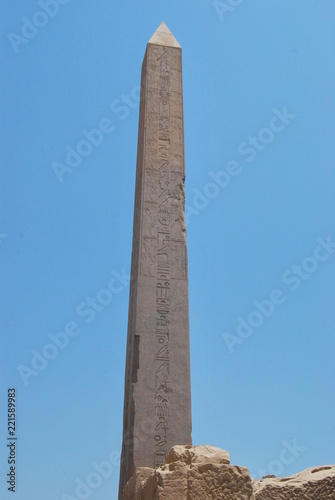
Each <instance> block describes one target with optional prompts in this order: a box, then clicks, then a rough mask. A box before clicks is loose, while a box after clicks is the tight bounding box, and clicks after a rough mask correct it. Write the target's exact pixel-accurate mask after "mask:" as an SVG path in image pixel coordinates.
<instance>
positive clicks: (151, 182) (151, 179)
mask: <svg viewBox="0 0 335 500" xmlns="http://www.w3.org/2000/svg"><path fill="white" fill-rule="evenodd" d="M144 182H145V184H144V201H150V202H152V203H156V202H157V193H156V189H157V170H153V169H147V170H146V171H145V180H144Z"/></svg>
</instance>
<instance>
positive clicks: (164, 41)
mask: <svg viewBox="0 0 335 500" xmlns="http://www.w3.org/2000/svg"><path fill="white" fill-rule="evenodd" d="M148 43H151V44H152V45H165V46H167V47H178V48H181V46H180V44H179V43H178V42H177V40H176V39H175V37H174V36H173V34H172V33H171V31H170V30H169V28H168V27H167V26H166V24H165V22H164V21H162V23H161V24H160V26H159V27H158V29H157V30H156V31H155V33H154V34H153V35H152V37H151V38H150V40H149V42H148Z"/></svg>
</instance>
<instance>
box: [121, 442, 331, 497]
mask: <svg viewBox="0 0 335 500" xmlns="http://www.w3.org/2000/svg"><path fill="white" fill-rule="evenodd" d="M166 462H167V463H166V465H164V466H162V467H160V468H158V469H156V470H155V469H150V468H148V467H139V468H138V469H137V470H136V472H135V474H134V476H133V477H132V478H131V479H130V480H129V481H128V483H127V484H126V486H125V489H124V492H123V497H122V500H213V499H223V500H335V465H325V466H321V467H312V468H310V469H306V470H305V471H303V472H300V473H298V474H294V475H293V476H290V477H275V476H271V477H265V478H263V479H262V480H258V479H252V478H251V476H250V474H249V471H248V469H247V468H246V467H240V466H238V465H230V457H229V453H228V452H227V451H224V450H221V449H220V448H215V447H213V446H209V445H207V446H174V447H173V448H172V449H171V450H170V452H169V454H168V456H167V461H166Z"/></svg>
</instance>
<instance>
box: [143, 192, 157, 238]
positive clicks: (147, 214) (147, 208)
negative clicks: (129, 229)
mask: <svg viewBox="0 0 335 500" xmlns="http://www.w3.org/2000/svg"><path fill="white" fill-rule="evenodd" d="M156 215H157V205H156V203H149V202H147V201H145V202H144V209H143V236H144V238H155V237H156V231H157V230H156Z"/></svg>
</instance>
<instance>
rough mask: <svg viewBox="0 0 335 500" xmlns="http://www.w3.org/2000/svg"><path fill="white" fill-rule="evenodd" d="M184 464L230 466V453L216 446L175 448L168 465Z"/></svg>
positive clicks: (178, 446) (168, 459)
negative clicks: (173, 463)
mask: <svg viewBox="0 0 335 500" xmlns="http://www.w3.org/2000/svg"><path fill="white" fill-rule="evenodd" d="M178 461H179V462H184V463H185V464H187V465H190V464H230V455H229V453H228V451H225V450H221V448H216V447H215V446H210V445H203V446H182V445H177V446H173V448H171V450H170V451H169V453H168V456H167V458H166V463H167V464H170V463H172V462H178Z"/></svg>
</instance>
